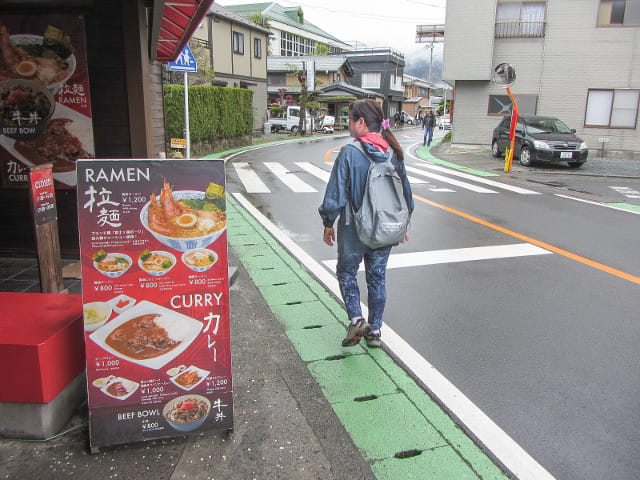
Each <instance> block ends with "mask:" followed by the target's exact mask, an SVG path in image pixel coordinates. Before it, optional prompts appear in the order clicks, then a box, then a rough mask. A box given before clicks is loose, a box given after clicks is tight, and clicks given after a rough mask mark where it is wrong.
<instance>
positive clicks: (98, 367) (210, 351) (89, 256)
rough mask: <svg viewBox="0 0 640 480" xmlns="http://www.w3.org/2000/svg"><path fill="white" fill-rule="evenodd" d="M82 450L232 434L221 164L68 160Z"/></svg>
mask: <svg viewBox="0 0 640 480" xmlns="http://www.w3.org/2000/svg"><path fill="white" fill-rule="evenodd" d="M77 175H78V187H77V188H78V190H77V191H78V222H79V232H80V254H81V255H80V256H81V264H82V299H83V305H84V322H85V323H84V325H85V341H86V352H87V381H88V390H89V420H90V421H89V425H90V440H91V446H92V448H97V447H100V446H105V445H113V444H117V443H127V442H133V441H138V440H148V439H154V438H162V437H170V436H175V435H184V434H185V433H190V432H194V433H200V432H203V431H205V430H213V429H231V428H232V427H233V390H232V378H231V344H230V332H229V274H228V262H227V232H226V224H227V223H226V202H225V171H224V162H223V161H222V160H79V161H78V162H77Z"/></svg>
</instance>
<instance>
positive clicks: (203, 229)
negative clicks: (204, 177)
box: [140, 182, 227, 252]
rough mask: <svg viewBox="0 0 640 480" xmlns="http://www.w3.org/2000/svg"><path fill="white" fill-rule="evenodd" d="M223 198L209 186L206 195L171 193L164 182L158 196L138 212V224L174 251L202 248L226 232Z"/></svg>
mask: <svg viewBox="0 0 640 480" xmlns="http://www.w3.org/2000/svg"><path fill="white" fill-rule="evenodd" d="M212 186H214V187H217V188H212ZM223 195H224V194H223V193H222V187H221V186H220V185H215V184H210V185H209V188H207V191H206V192H199V191H195V190H180V191H175V192H174V191H173V190H172V188H171V186H170V185H169V183H167V182H165V183H164V186H163V188H162V191H161V192H160V195H155V194H151V196H150V200H149V202H148V203H147V204H146V205H145V206H144V207H143V208H142V210H141V211H140V222H141V223H142V225H143V226H144V227H145V228H146V229H147V230H148V231H149V233H151V235H153V236H154V237H155V238H156V240H158V241H159V242H160V243H162V244H163V245H166V246H168V247H170V248H173V249H174V250H178V251H181V252H186V251H187V250H193V249H197V248H205V247H207V246H209V245H211V244H212V243H213V242H215V241H216V240H217V239H218V238H219V237H220V235H222V233H223V232H224V231H225V229H226V226H227V215H226V211H225V205H224V196H223Z"/></svg>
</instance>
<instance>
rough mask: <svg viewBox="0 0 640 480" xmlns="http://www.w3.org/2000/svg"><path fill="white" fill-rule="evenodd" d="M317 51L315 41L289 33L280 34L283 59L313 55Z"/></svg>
mask: <svg viewBox="0 0 640 480" xmlns="http://www.w3.org/2000/svg"><path fill="white" fill-rule="evenodd" d="M315 49H316V42H315V40H311V39H309V38H304V37H301V36H299V35H295V34H293V33H289V32H281V33H280V55H282V56H283V57H295V56H301V55H313V54H314V52H315Z"/></svg>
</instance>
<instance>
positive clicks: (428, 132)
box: [422, 127, 433, 145]
mask: <svg viewBox="0 0 640 480" xmlns="http://www.w3.org/2000/svg"><path fill="white" fill-rule="evenodd" d="M427 136H428V137H429V139H428V140H427ZM431 140H433V127H424V139H423V140H422V143H426V144H427V145H431Z"/></svg>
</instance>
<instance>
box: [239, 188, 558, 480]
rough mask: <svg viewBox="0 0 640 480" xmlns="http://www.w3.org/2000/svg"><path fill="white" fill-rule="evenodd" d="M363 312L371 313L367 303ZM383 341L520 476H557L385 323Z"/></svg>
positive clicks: (325, 275)
mask: <svg viewBox="0 0 640 480" xmlns="http://www.w3.org/2000/svg"><path fill="white" fill-rule="evenodd" d="M232 195H233V197H234V198H235V199H236V200H237V201H238V202H239V203H240V204H241V205H242V206H243V207H244V208H245V209H246V210H247V211H248V212H249V213H250V214H251V215H252V216H253V217H254V218H255V219H256V220H257V221H258V222H259V223H260V224H261V225H262V226H263V227H264V228H265V229H266V230H267V231H268V232H269V233H270V234H271V235H272V236H273V237H274V238H276V239H277V240H278V241H279V242H280V243H281V244H282V246H283V247H284V248H285V249H287V250H288V251H289V253H290V254H291V255H293V256H294V257H295V258H296V259H297V260H298V261H299V262H300V263H302V265H304V266H305V267H306V268H307V269H308V270H309V271H310V272H311V273H312V274H313V275H314V276H315V277H316V278H317V279H318V280H319V281H320V282H322V283H323V284H324V285H325V287H326V288H327V289H328V290H330V291H331V292H332V293H333V294H334V295H335V296H336V298H342V297H341V295H340V287H339V285H338V280H337V279H336V278H335V276H334V275H332V274H331V273H329V271H328V270H327V269H325V268H324V267H323V266H322V265H321V264H320V263H318V262H317V261H316V260H315V259H314V258H313V257H311V256H310V255H309V254H308V253H307V252H305V251H304V250H303V249H302V248H301V247H300V246H299V245H297V244H296V243H295V242H293V241H292V240H291V239H290V238H289V237H287V235H286V234H285V233H284V232H283V231H282V230H280V229H279V228H278V227H276V226H275V225H274V224H273V223H272V222H271V221H270V220H269V219H268V218H266V217H265V216H264V215H263V214H262V213H260V212H259V211H258V210H257V209H256V208H255V207H254V206H253V205H252V204H251V202H249V201H248V200H247V199H246V198H244V196H242V195H241V194H239V193H233V194H232ZM362 314H363V315H364V316H365V317H366V316H367V314H368V311H367V308H366V306H365V305H363V306H362ZM383 327H384V343H385V345H386V347H387V349H388V350H389V351H390V352H391V354H392V356H395V357H396V358H398V360H399V361H400V362H401V363H402V364H404V365H405V366H406V368H407V369H408V370H410V371H411V372H412V373H413V374H414V375H416V377H417V379H418V380H419V381H420V382H422V383H423V385H425V387H426V388H427V390H428V391H429V392H430V393H431V394H432V395H434V396H435V397H436V398H438V400H439V401H440V402H441V403H442V404H443V405H444V406H445V408H446V409H447V410H448V411H449V412H450V413H451V415H452V416H453V417H454V418H456V419H457V420H458V421H459V422H460V423H461V424H462V425H464V426H465V428H466V429H467V430H468V431H470V432H471V434H472V435H473V437H474V439H475V440H476V441H478V442H479V443H480V444H481V445H483V446H484V447H485V448H486V449H487V450H489V451H490V452H491V453H492V454H493V455H494V456H495V458H497V459H498V461H499V462H500V463H501V464H502V465H504V467H505V468H506V469H507V470H509V471H510V472H511V473H512V474H513V475H514V476H515V477H516V478H518V480H555V479H554V477H553V476H552V475H551V474H550V473H549V472H548V471H547V470H545V468H544V467H543V466H542V465H540V464H539V463H538V462H537V461H536V460H535V459H534V458H533V457H531V455H529V454H528V453H527V452H526V451H525V450H524V449H523V448H522V447H521V446H520V445H518V443H517V442H516V441H515V440H513V439H512V438H511V437H510V436H509V435H508V434H507V433H506V432H505V431H504V430H502V429H501V428H500V427H499V426H498V425H496V424H495V423H494V422H493V420H491V418H489V417H488V416H487V415H486V414H485V413H484V412H483V411H482V410H480V409H479V408H478V407H477V406H476V405H475V404H474V403H473V402H472V401H471V400H469V399H468V398H467V397H466V396H465V395H464V393H462V392H461V391H460V390H458V389H457V388H456V386H455V385H453V384H452V383H451V382H450V381H449V380H447V378H446V377H445V376H444V375H442V374H441V373H440V372H438V370H436V368H435V367H434V366H433V365H431V364H430V363H429V362H427V360H425V359H424V357H422V356H421V355H420V354H419V353H418V352H416V351H415V350H414V348H413V347H412V346H411V345H409V344H408V343H407V342H406V341H405V340H404V339H403V338H402V337H400V336H399V335H398V334H397V333H396V332H395V331H394V330H393V329H392V328H391V327H389V326H388V325H385V324H383Z"/></svg>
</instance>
